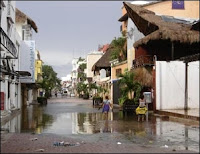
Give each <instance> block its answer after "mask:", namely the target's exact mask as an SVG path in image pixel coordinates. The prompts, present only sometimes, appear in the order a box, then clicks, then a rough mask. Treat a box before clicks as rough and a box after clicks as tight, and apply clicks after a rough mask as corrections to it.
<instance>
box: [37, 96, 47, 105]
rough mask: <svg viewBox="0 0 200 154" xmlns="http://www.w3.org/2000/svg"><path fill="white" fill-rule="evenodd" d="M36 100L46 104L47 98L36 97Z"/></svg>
mask: <svg viewBox="0 0 200 154" xmlns="http://www.w3.org/2000/svg"><path fill="white" fill-rule="evenodd" d="M37 101H38V103H40V104H42V105H43V104H47V98H46V97H37Z"/></svg>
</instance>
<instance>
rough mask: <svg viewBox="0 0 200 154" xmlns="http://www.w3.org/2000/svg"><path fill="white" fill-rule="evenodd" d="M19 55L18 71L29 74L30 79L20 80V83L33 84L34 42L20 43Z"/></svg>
mask: <svg viewBox="0 0 200 154" xmlns="http://www.w3.org/2000/svg"><path fill="white" fill-rule="evenodd" d="M20 47H21V48H20V49H21V50H20V51H21V54H20V59H21V60H20V71H27V72H30V73H31V76H30V77H24V78H23V79H22V78H21V79H20V81H21V83H35V41H25V43H23V42H22V44H21V46H20Z"/></svg>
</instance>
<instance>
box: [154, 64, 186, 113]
mask: <svg viewBox="0 0 200 154" xmlns="http://www.w3.org/2000/svg"><path fill="white" fill-rule="evenodd" d="M184 94H185V64H184V63H183V62H179V61H174V62H170V63H168V62H161V61H157V62H156V109H157V110H166V109H183V108H184V101H185V95H184Z"/></svg>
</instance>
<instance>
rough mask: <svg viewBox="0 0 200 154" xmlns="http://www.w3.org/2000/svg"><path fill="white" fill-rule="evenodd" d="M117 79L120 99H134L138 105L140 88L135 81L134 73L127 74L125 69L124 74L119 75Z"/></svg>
mask: <svg viewBox="0 0 200 154" xmlns="http://www.w3.org/2000/svg"><path fill="white" fill-rule="evenodd" d="M119 77H120V80H119V85H120V89H121V92H122V97H125V98H126V97H127V96H129V97H130V99H134V102H135V103H138V100H139V97H140V92H141V90H142V86H141V84H140V83H139V82H138V81H137V80H135V74H134V72H128V70H127V69H126V70H125V72H124V74H120V76H119ZM133 93H134V98H133Z"/></svg>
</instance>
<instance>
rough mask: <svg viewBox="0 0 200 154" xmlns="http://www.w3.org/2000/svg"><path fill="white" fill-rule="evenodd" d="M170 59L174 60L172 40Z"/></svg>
mask: <svg viewBox="0 0 200 154" xmlns="http://www.w3.org/2000/svg"><path fill="white" fill-rule="evenodd" d="M171 59H172V60H174V43H173V42H172V50H171Z"/></svg>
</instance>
